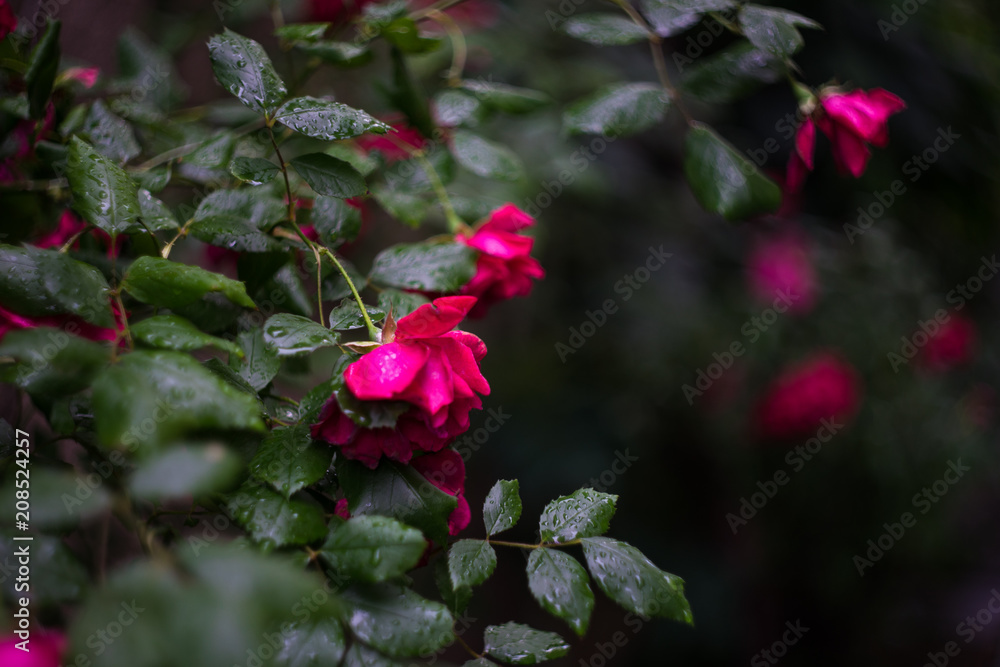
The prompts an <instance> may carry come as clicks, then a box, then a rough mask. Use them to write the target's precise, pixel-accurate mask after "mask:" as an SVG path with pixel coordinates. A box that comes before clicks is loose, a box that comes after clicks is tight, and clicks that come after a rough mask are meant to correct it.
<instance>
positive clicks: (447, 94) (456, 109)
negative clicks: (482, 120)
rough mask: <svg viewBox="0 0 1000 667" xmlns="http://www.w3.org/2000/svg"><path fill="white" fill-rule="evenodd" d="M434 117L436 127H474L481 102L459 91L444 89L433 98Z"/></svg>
mask: <svg viewBox="0 0 1000 667" xmlns="http://www.w3.org/2000/svg"><path fill="white" fill-rule="evenodd" d="M433 105H434V117H435V118H436V119H437V123H438V125H441V126H443V127H457V126H459V125H464V124H468V125H475V124H476V121H477V119H478V115H479V112H480V110H481V109H482V102H480V101H479V100H478V99H476V97H474V96H473V95H469V94H468V93H465V92H463V91H461V90H455V89H454V88H446V89H445V90H442V91H440V92H439V93H438V94H437V95H435V96H434V102H433Z"/></svg>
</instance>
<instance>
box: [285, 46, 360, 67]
mask: <svg viewBox="0 0 1000 667" xmlns="http://www.w3.org/2000/svg"><path fill="white" fill-rule="evenodd" d="M298 47H299V48H300V49H301V50H302V52H303V53H305V54H306V55H308V56H312V57H315V58H319V59H320V60H322V61H323V62H325V63H330V64H331V65H340V66H342V67H356V66H358V65H363V64H365V63H367V62H368V61H369V60H371V59H372V52H371V49H370V48H369V47H368V44H366V43H361V44H359V43H357V42H335V41H330V40H322V41H318V42H313V43H311V44H299V45H298Z"/></svg>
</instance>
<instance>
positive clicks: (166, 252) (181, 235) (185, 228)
mask: <svg viewBox="0 0 1000 667" xmlns="http://www.w3.org/2000/svg"><path fill="white" fill-rule="evenodd" d="M193 222H194V218H191V219H190V220H188V221H187V222H185V223H184V226H183V227H181V228H180V229H179V230H178V231H177V235H176V236H174V238H172V239H170V243H168V244H167V245H165V246H163V250H161V251H160V257H162V258H163V259H167V258H168V257H170V251H171V250H172V249H173V247H174V244H175V243H177V242H178V241H179V240H181V239H182V238H184V237H185V236H187V233H188V227H190V226H191V223H193Z"/></svg>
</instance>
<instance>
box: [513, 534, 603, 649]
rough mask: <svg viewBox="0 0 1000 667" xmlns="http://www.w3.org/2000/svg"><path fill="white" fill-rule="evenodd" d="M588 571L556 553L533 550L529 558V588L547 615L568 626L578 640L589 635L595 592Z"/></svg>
mask: <svg viewBox="0 0 1000 667" xmlns="http://www.w3.org/2000/svg"><path fill="white" fill-rule="evenodd" d="M588 581H589V579H588V577H587V571H586V570H584V569H583V566H582V565H580V563H579V562H577V560H576V559H575V558H573V557H572V556H569V555H567V554H565V553H563V552H561V551H558V550H556V549H534V550H532V552H531V555H530V556H529V557H528V588H529V589H530V590H531V594H532V595H534V596H535V599H536V600H538V603H539V604H540V605H542V608H544V609H545V611H547V612H549V613H550V614H552V615H553V616H556V617H558V618H561V619H563V620H564V621H566V622H567V623H569V627H571V628H572V629H573V632H575V633H576V634H577V635H579V636H581V637H582V636H583V635H584V634H586V632H587V626H589V625H590V614H591V612H592V611H593V610H594V592H593V591H592V590H590V584H589V583H588Z"/></svg>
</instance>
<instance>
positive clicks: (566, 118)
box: [563, 83, 670, 137]
mask: <svg viewBox="0 0 1000 667" xmlns="http://www.w3.org/2000/svg"><path fill="white" fill-rule="evenodd" d="M669 108H670V97H669V95H668V94H667V92H666V91H665V90H663V88H662V87H660V86H659V85H657V84H653V83H616V84H612V85H610V86H605V87H604V88H601V89H600V90H598V91H597V92H596V93H594V94H593V95H591V96H589V97H586V98H584V99H582V100H579V101H578V102H575V103H573V104H572V105H571V106H570V107H569V108H568V109H566V112H565V113H564V114H563V127H564V128H565V130H566V131H567V132H568V133H570V134H587V133H589V134H601V135H604V136H607V137H622V136H628V135H632V134H637V133H639V132H642V131H643V130H646V129H649V128H650V127H652V126H653V125H656V124H657V123H659V122H660V121H662V120H663V119H664V117H666V115H667V110H668V109H669Z"/></svg>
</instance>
